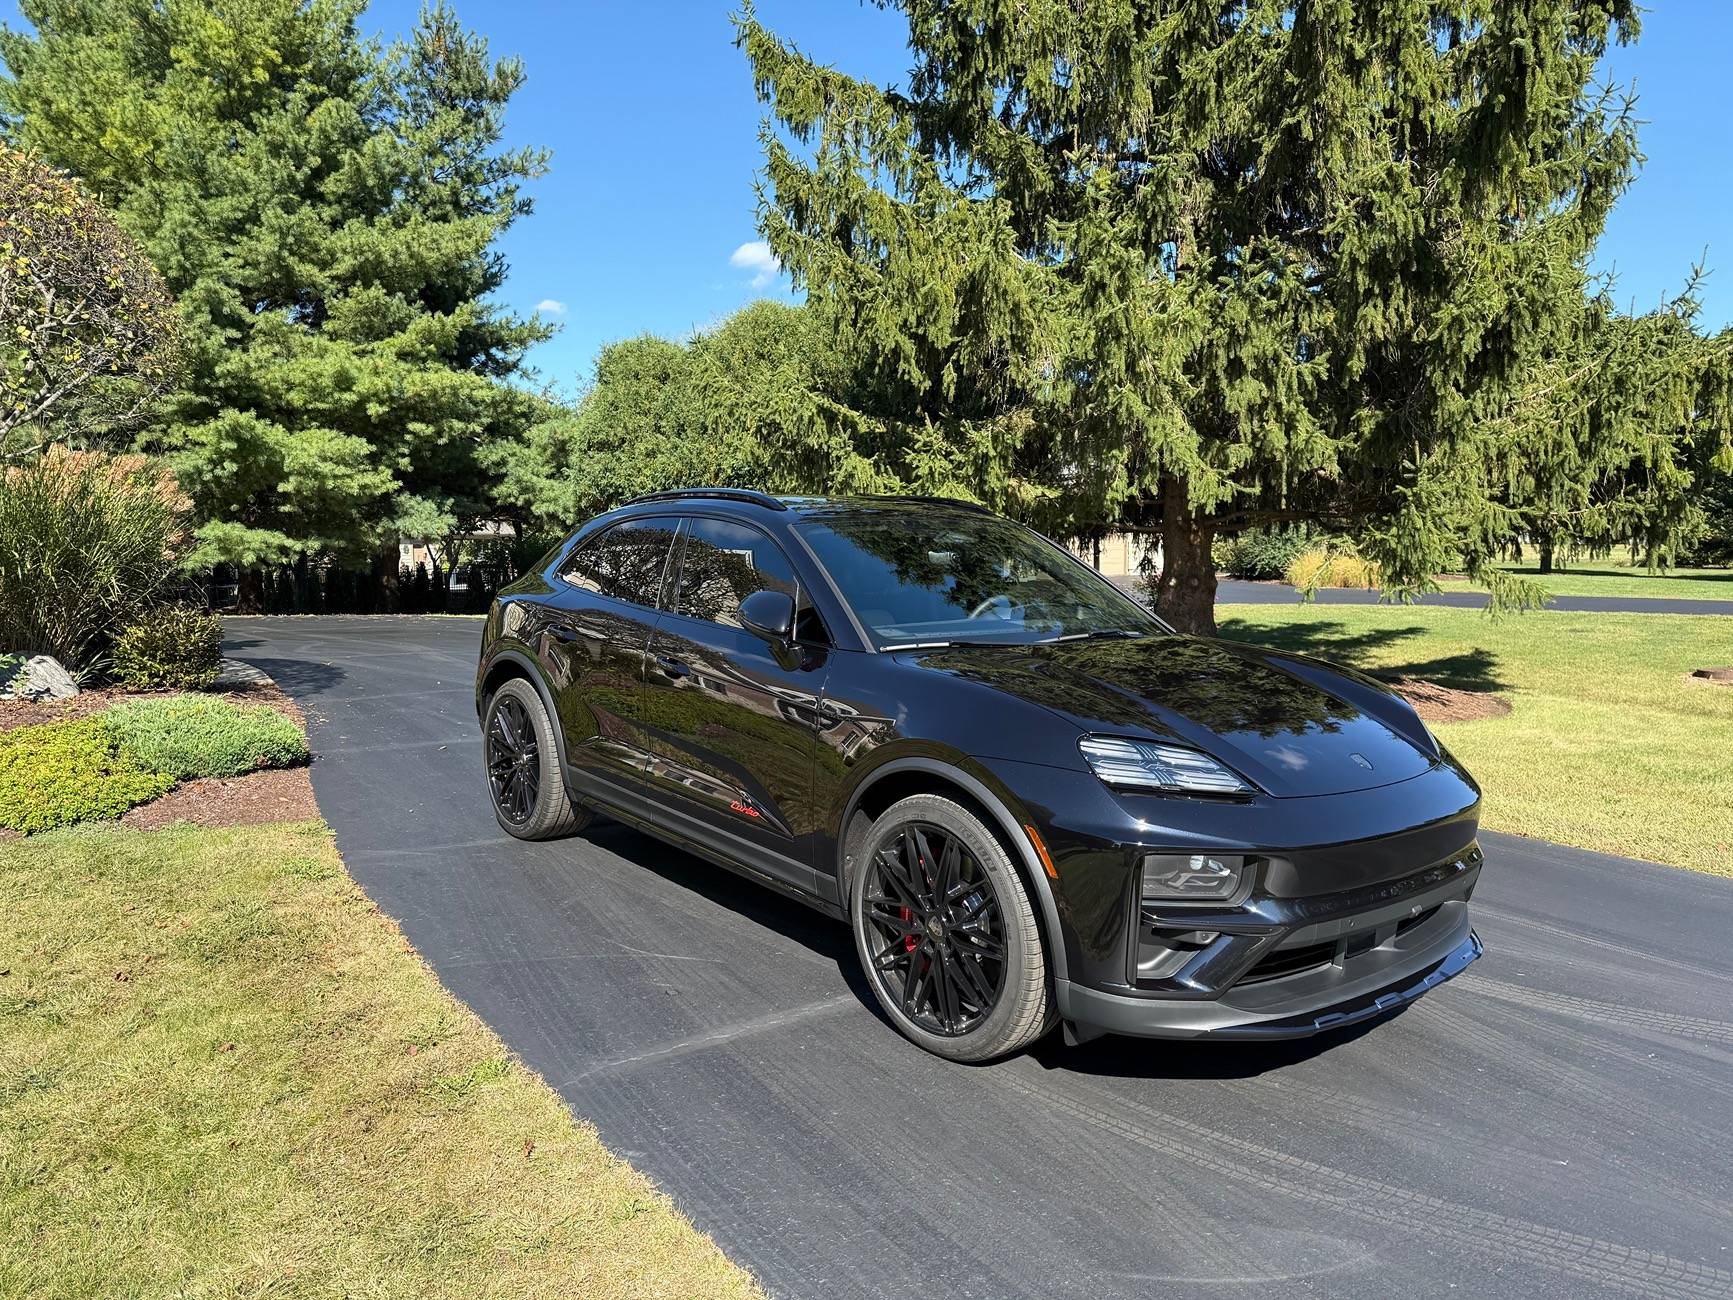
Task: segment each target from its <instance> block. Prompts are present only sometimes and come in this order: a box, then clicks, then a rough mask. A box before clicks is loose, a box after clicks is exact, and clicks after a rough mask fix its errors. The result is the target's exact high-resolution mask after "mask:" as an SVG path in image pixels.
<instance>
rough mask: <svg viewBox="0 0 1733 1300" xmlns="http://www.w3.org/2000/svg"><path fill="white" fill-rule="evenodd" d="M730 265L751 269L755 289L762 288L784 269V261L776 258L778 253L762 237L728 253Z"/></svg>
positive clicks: (744, 269)
mask: <svg viewBox="0 0 1733 1300" xmlns="http://www.w3.org/2000/svg"><path fill="white" fill-rule="evenodd" d="M728 265H730V266H737V267H739V268H740V269H741V270H742V271H751V272H752V287H753V288H754V289H762V288H763V287H764V286H765V285H767V284H769V283H770V282H771V281H772V280H774V279H775V278H776V277H777V276H778V275H779V274H780V273H781V271H782V263H781V262H779V261H777V260H776V254H775V253H773V252H771V251H770V245H769V244H767V243H765V242H764V241H763V240H762V239H754V240H752V241H751V242H750V243H746V244H742V245H741V246H740V247H739V248H737V249H735V250H734V251H733V252H732V253H730V254H729V255H728Z"/></svg>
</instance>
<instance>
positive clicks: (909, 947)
mask: <svg viewBox="0 0 1733 1300" xmlns="http://www.w3.org/2000/svg"><path fill="white" fill-rule="evenodd" d="M897 911H898V913H899V914H900V915H901V916H902V918H903V920H905V921H912V920H914V919H915V914H914V912H912V911H911V910H910V909H908V908H907V907H900V908H898V909H897ZM914 950H915V936H914V934H913V933H909V934H905V935H904V936H903V951H904V952H913V951H914Z"/></svg>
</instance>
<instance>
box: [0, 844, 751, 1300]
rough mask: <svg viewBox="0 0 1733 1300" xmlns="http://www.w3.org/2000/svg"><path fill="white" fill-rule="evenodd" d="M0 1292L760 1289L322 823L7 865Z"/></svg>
mask: <svg viewBox="0 0 1733 1300" xmlns="http://www.w3.org/2000/svg"><path fill="white" fill-rule="evenodd" d="M0 908H3V909H4V914H5V916H6V926H5V930H6V942H5V944H4V946H3V948H0V1223H3V1224H4V1225H5V1231H4V1232H3V1233H0V1295H7V1296H26V1295H30V1296H49V1295H52V1296H60V1297H72V1296H96V1295H104V1296H109V1295H125V1296H164V1297H167V1296H177V1297H178V1296H219V1295H222V1296H265V1295H270V1296H286V1297H287V1296H309V1297H310V1296H336V1295H349V1296H367V1297H390V1296H403V1297H412V1296H413V1297H423V1296H451V1297H460V1296H461V1297H470V1296H488V1297H502V1298H506V1300H510V1298H513V1297H527V1296H556V1295H558V1296H584V1297H586V1298H587V1300H616V1298H617V1300H625V1298H626V1297H633V1298H636V1297H650V1296H662V1297H693V1296H703V1297H713V1296H714V1297H727V1296H755V1295H757V1294H758V1292H757V1290H756V1288H755V1286H754V1284H753V1283H752V1281H751V1279H750V1278H748V1277H747V1276H746V1275H745V1274H744V1273H742V1272H740V1271H739V1270H738V1269H736V1268H735V1267H734V1266H733V1265H731V1264H730V1263H729V1262H728V1261H727V1260H726V1259H725V1258H724V1257H723V1256H722V1255H721V1253H720V1252H719V1251H718V1250H717V1249H716V1247H715V1246H714V1245H713V1244H712V1243H711V1242H710V1241H709V1239H708V1238H706V1237H704V1236H703V1235H701V1234H700V1233H699V1232H697V1231H696V1230H695V1229H694V1228H693V1227H692V1226H691V1225H690V1224H689V1223H687V1222H686V1221H685V1220H684V1219H683V1218H682V1217H681V1216H680V1215H679V1214H678V1212H677V1211H676V1210H675V1209H674V1208H673V1206H672V1205H671V1204H670V1203H669V1202H668V1201H667V1199H666V1198H664V1197H663V1196H661V1195H660V1194H659V1193H658V1192H657V1191H656V1190H655V1189H654V1188H653V1187H652V1185H651V1184H650V1183H648V1182H647V1181H646V1180H645V1179H644V1178H642V1177H641V1176H640V1175H638V1174H636V1173H634V1172H633V1171H632V1170H631V1169H630V1168H628V1167H627V1166H626V1165H624V1164H622V1163H621V1162H620V1161H618V1160H616V1159H615V1158H613V1157H612V1156H610V1155H609V1154H608V1153H607V1151H606V1150H604V1149H603V1147H602V1146H601V1144H600V1143H599V1142H598V1140H597V1138H596V1134H595V1132H594V1131H593V1130H592V1129H590V1128H589V1127H587V1126H585V1125H583V1124H581V1123H579V1122H577V1121H575V1120H574V1119H573V1118H572V1116H571V1115H570V1113H569V1112H568V1111H567V1110H566V1109H565V1107H564V1106H563V1105H562V1104H561V1103H560V1101H559V1099H558V1098H557V1097H556V1096H555V1095H554V1094H553V1092H552V1091H550V1090H549V1089H548V1088H547V1087H546V1086H545V1085H544V1084H543V1083H542V1082H541V1081H540V1080H539V1079H538V1078H536V1077H535V1076H534V1075H533V1074H531V1073H530V1072H529V1071H527V1070H526V1069H525V1068H524V1067H523V1066H521V1065H519V1064H517V1063H516V1062H514V1061H513V1060H512V1059H511V1058H510V1057H509V1056H508V1055H507V1054H506V1052H505V1050H504V1048H503V1047H502V1046H501V1044H500V1042H499V1040H498V1039H496V1038H495V1037H494V1036H493V1035H492V1034H491V1033H490V1032H489V1031H488V1030H487V1029H486V1028H485V1027H484V1026H483V1025H482V1024H481V1023H480V1022H479V1021H478V1020H477V1019H476V1018H475V1017H474V1016H473V1015H471V1014H470V1013H469V1012H468V1011H467V1010H465V1009H464V1008H463V1007H462V1006H461V1005H460V1004H459V1003H457V1002H456V1001H455V1000H454V999H453V998H452V997H451V996H450V995H449V994H447V993H446V992H445V991H444V990H443V989H441V988H440V986H439V984H438V983H437V982H436V981H435V979H434V977H433V975H432V973H431V972H430V971H429V970H428V969H427V967H426V966H425V965H423V964H422V962H421V960H420V959H419V958H418V957H417V956H416V955H415V954H414V953H413V952H412V951H410V950H409V948H408V946H407V944H406V943H405V942H404V940H403V938H402V935H401V934H400V932H399V931H398V930H397V928H396V926H395V925H393V924H392V923H391V922H390V921H389V920H387V919H386V918H385V917H383V916H382V915H381V914H380V913H379V912H378V910H377V909H376V908H375V907H373V906H372V904H371V903H369V902H368V900H367V898H366V897H365V896H364V895H363V894H362V893H361V891H360V890H359V889H358V888H357V887H356V886H355V885H354V884H353V883H352V882H351V881H350V879H349V878H348V876H347V875H346V874H345V872H344V870H343V866H342V864H341V862H340V861H339V860H338V858H337V854H336V852H335V850H334V848H333V846H332V843H331V838H330V835H329V833H328V832H327V831H326V830H325V829H324V827H323V826H321V825H318V824H316V823H315V824H303V825H276V826H264V827H252V828H247V829H243V830H226V831H211V830H198V829H194V828H175V829H170V830H163V831H153V832H138V831H131V830H126V829H123V828H121V827H118V826H116V825H114V824H113V823H108V824H102V825H89V826H84V827H77V828H72V829H69V830H62V831H53V832H49V833H47V834H44V835H39V836H35V837H32V838H30V839H28V840H25V841H22V842H16V843H12V844H0Z"/></svg>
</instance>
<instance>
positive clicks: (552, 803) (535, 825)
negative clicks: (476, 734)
mask: <svg viewBox="0 0 1733 1300" xmlns="http://www.w3.org/2000/svg"><path fill="white" fill-rule="evenodd" d="M481 744H482V762H483V764H484V770H485V771H486V773H487V784H488V793H489V795H490V796H491V798H492V802H493V815H494V817H495V818H496V819H497V820H498V822H499V824H500V826H501V827H502V828H503V829H504V830H505V832H506V834H508V835H514V836H516V837H517V838H518V839H520V840H551V839H556V838H558V837H559V836H561V835H570V834H571V833H572V832H574V831H578V830H582V829H583V828H584V827H585V826H587V825H588V824H589V822H590V813H589V812H588V811H587V810H585V809H582V808H577V807H574V806H573V804H572V801H571V797H570V796H569V795H567V794H566V782H565V773H564V771H563V770H562V769H561V766H560V747H559V738H558V737H557V736H556V735H555V734H554V724H553V721H552V720H551V719H550V718H549V717H548V711H547V708H546V707H545V706H544V705H543V704H542V697H541V696H540V695H539V694H537V692H536V688H535V687H534V686H531V685H530V684H529V682H527V681H525V680H524V679H523V678H522V677H511V678H507V679H506V680H505V681H503V682H501V683H500V685H499V689H498V690H496V691H495V692H494V693H493V694H492V695H491V696H489V697H488V701H487V708H486V709H484V710H483V711H482V728H481ZM526 795H527V797H526Z"/></svg>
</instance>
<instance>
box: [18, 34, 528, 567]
mask: <svg viewBox="0 0 1733 1300" xmlns="http://www.w3.org/2000/svg"><path fill="white" fill-rule="evenodd" d="M363 7H364V6H363V4H362V3H361V0H223V2H221V3H219V2H218V0H175V2H174V3H170V4H162V5H158V4H136V3H132V2H131V0H25V3H24V4H23V5H22V9H23V12H24V15H25V17H26V18H27V19H28V20H29V22H30V23H31V24H32V26H33V27H34V32H33V33H25V32H15V31H8V32H6V33H5V34H4V36H3V37H0V55H3V56H4V59H5V62H6V65H7V67H8V68H9V70H10V73H11V75H10V77H9V78H8V79H6V80H4V81H0V106H3V108H4V111H5V114H6V116H7V125H8V130H9V132H10V134H12V135H13V136H15V137H16V138H18V139H20V140H22V141H23V142H24V143H25V144H27V145H28V146H30V147H33V148H35V149H37V150H39V151H40V152H41V153H43V154H44V155H45V156H47V157H49V158H50V159H52V160H53V161H54V162H55V163H56V164H58V165H59V166H61V167H64V168H66V169H68V170H70V171H71V172H73V173H74V174H76V175H77V176H79V177H80V178H81V179H82V180H83V182H84V183H85V185H86V186H87V187H88V188H90V189H91V190H92V191H93V192H95V193H96V194H98V195H99V196H100V197H101V198H102V199H103V200H105V201H106V202H107V203H108V204H109V205H110V206H111V207H113V208H114V209H115V210H116V211H117V212H118V213H119V216H120V219H121V221H122V222H123V224H125V225H126V226H127V227H128V228H129V229H130V230H131V231H132V232H133V233H134V234H135V235H136V236H137V237H138V238H139V239H140V240H141V242H142V243H143V245H144V246H145V248H146V250H147V251H148V252H149V254H150V255H151V257H152V259H153V261H154V262H155V263H156V265H157V266H158V268H159V269H160V270H161V271H162V273H163V276H164V278H165V279H166V281H167V282H168V285H169V287H170V289H171V291H173V292H174V293H175V295H176V296H177V297H178V298H179V300H180V303H181V307H182V310H183V313H184V315H185V318H186V330H185V333H186V339H187V347H186V351H187V361H188V367H187V375H186V378H185V380H184V382H183V383H182V385H181V388H180V390H179V391H178V392H177V393H175V394H174V396H173V397H172V398H171V399H170V401H169V402H168V405H167V411H166V414H165V416H164V417H163V418H162V419H161V420H160V421H159V422H158V423H157V424H156V425H155V426H154V427H153V428H151V429H150V430H149V431H148V433H147V434H146V437H145V445H146V447H147V448H149V449H152V450H161V451H165V452H167V453H168V454H169V455H170V457H171V459H172V461H173V463H174V465H175V468H176V471H177V473H178V475H179V476H180V479H181V481H182V483H183V484H184V485H185V486H186V488H187V490H188V491H189V492H190V493H191V494H192V496H193V498H194V500H195V503H196V505H197V508H198V511H199V517H200V519H201V520H202V521H203V522H202V526H201V527H200V529H199V532H198V537H199V540H200V543H201V545H200V549H199V552H198V559H200V560H202V561H203V562H206V563H216V562H219V561H225V562H229V563H233V564H236V565H240V566H257V565H260V564H267V563H282V562H286V561H289V560H292V559H294V558H295V557H297V556H302V555H309V554H316V555H326V556H335V557H338V558H339V559H342V560H345V561H348V562H351V563H355V562H361V561H367V560H371V559H373V558H374V557H377V560H376V562H375V570H376V573H377V574H378V576H379V578H380V580H381V581H382V582H383V583H386V584H387V585H392V584H394V581H395V577H396V571H397V561H396V545H395V539H396V535H397V532H398V529H399V528H400V527H404V526H406V525H408V526H411V527H413V528H415V529H416V530H418V531H428V530H430V529H432V528H433V527H435V526H446V527H450V526H455V524H456V523H457V522H458V521H461V520H463V519H465V518H469V517H474V516H477V515H481V514H484V513H486V512H488V511H489V510H490V509H491V508H492V491H493V488H494V485H495V483H496V480H497V475H495V474H493V473H491V472H490V471H489V470H488V469H486V468H485V466H484V463H483V462H484V461H485V459H486V457H485V455H483V454H482V452H483V449H484V448H485V447H487V446H488V445H490V444H492V443H494V442H496V441H498V440H500V439H502V438H506V437H510V436H513V435H515V434H516V433H518V432H520V431H521V429H522V428H524V427H525V426H527V424H528V423H529V422H530V421H531V419H533V418H534V417H535V416H536V415H537V414H538V412H539V409H540V408H539V406H538V404H537V402H536V400H535V398H534V397H533V396H532V395H530V394H529V393H527V392H526V391H524V390H522V389H521V388H519V387H518V386H516V385H513V384H511V383H508V382H506V381H508V380H510V379H511V378H512V377H513V376H514V375H515V374H517V373H518V372H519V371H520V369H521V366H522V361H523V356H524V353H525V351H526V349H527V348H529V347H530V346H531V345H532V344H533V343H535V342H537V341H538V340H540V339H541V338H543V337H545V333H546V330H545V328H544V327H543V326H542V325H540V324H539V323H537V322H535V321H524V320H520V319H516V318H514V317H512V316H511V315H509V314H507V313H505V312H504V311H502V310H500V309H499V308H498V307H497V306H495V305H493V304H491V303H490V302H489V295H491V294H492V293H493V292H494V291H495V290H496V289H497V288H498V287H499V285H500V283H501V281H502V280H503V278H504V274H505V267H504V265H503V263H502V261H501V259H500V257H499V256H498V254H497V253H495V252H493V251H492V248H491V246H492V243H493V241H494V239H495V238H496V237H497V236H498V235H499V233H500V232H501V231H502V230H503V229H504V228H505V227H506V226H507V225H508V224H509V223H510V222H511V221H512V220H514V219H515V218H516V217H518V216H520V215H522V214H523V213H525V212H527V211H528V208H529V204H528V201H527V200H526V199H525V198H524V197H523V196H522V194H521V192H520V185H521V182H522V181H523V180H525V179H526V178H529V177H532V176H534V175H536V174H538V173H539V171H540V170H541V169H542V167H543V164H544V156H543V155H542V154H540V153H539V152H535V151H531V150H517V151H502V150H501V149H500V147H499V141H500V136H501V129H502V118H503V114H504V111H505V106H506V103H507V101H508V100H509V99H510V97H511V95H512V94H513V92H514V91H515V90H516V89H517V88H518V86H519V85H520V84H521V83H522V80H523V71H522V68H521V65H520V64H519V63H518V62H517V61H515V60H511V59H507V60H504V61H501V62H497V63H496V62H493V61H491V60H490V59H489V57H488V53H487V49H486V45H485V42H483V41H482V40H481V39H480V38H478V37H476V36H473V35H470V34H469V33H467V32H466V31H464V29H463V28H462V27H461V26H460V25H459V23H458V21H457V19H456V17H455V16H454V15H453V13H452V12H451V10H450V9H449V8H447V7H446V6H445V5H444V4H443V3H441V4H439V5H436V6H435V7H433V8H431V9H427V10H424V11H423V13H422V16H421V21H420V23H419V25H418V26H417V27H416V29H415V31H414V32H413V34H412V35H411V36H410V37H409V38H408V39H407V40H405V41H402V42H399V43H396V44H393V45H391V46H389V47H386V48H381V47H380V46H379V45H378V44H377V43H375V42H373V41H370V40H367V39H364V38H363V37H362V36H361V35H360V34H359V32H358V29H357V20H358V18H359V15H360V13H361V10H362V9H363Z"/></svg>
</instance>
